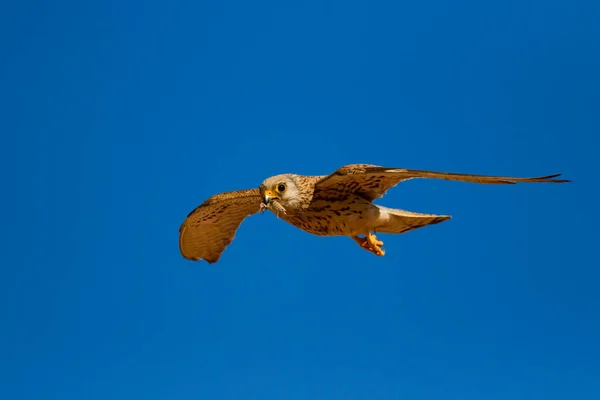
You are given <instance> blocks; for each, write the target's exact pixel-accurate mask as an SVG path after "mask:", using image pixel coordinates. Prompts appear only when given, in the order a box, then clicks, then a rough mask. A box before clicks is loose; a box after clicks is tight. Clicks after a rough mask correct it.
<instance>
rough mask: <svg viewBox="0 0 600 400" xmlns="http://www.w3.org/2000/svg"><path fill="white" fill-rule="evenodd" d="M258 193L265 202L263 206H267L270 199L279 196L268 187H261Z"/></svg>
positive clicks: (275, 198)
mask: <svg viewBox="0 0 600 400" xmlns="http://www.w3.org/2000/svg"><path fill="white" fill-rule="evenodd" d="M260 194H261V196H262V199H263V203H265V206H268V205H269V203H270V202H271V200H277V199H279V196H277V194H275V192H273V191H272V190H269V189H261V190H260Z"/></svg>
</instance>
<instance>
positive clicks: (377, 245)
mask: <svg viewBox="0 0 600 400" xmlns="http://www.w3.org/2000/svg"><path fill="white" fill-rule="evenodd" d="M352 239H354V240H355V241H356V243H358V245H359V246H360V247H362V248H363V249H365V250H367V251H370V252H371V253H373V254H375V255H376V256H383V255H384V254H385V250H383V249H382V248H381V246H383V242H382V241H381V240H377V236H375V235H372V234H371V233H370V232H369V233H368V234H367V236H366V237H364V238H360V237H358V236H353V237H352Z"/></svg>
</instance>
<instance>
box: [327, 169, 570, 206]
mask: <svg viewBox="0 0 600 400" xmlns="http://www.w3.org/2000/svg"><path fill="white" fill-rule="evenodd" d="M557 176H560V174H556V175H548V176H541V177H537V178H514V177H508V176H489V175H473V174H458V173H451V172H435V171H422V170H416V169H405V168H388V167H381V166H378V165H371V164H350V165H346V166H343V167H341V168H339V169H338V170H337V171H335V172H334V173H332V174H331V175H328V176H326V177H324V178H323V179H321V180H320V181H318V182H317V184H316V186H315V190H333V191H338V192H343V193H356V194H359V195H361V196H362V197H364V198H366V199H367V200H370V201H373V200H375V199H376V198H379V197H381V196H383V195H384V194H385V192H387V191H388V190H389V189H390V188H392V187H394V186H396V185H397V184H398V183H399V182H402V181H405V180H407V179H413V178H434V179H445V180H452V181H462V182H473V183H486V184H515V183H519V182H552V183H563V182H570V181H568V180H563V179H553V178H556V177H557Z"/></svg>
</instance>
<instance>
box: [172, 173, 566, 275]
mask: <svg viewBox="0 0 600 400" xmlns="http://www.w3.org/2000/svg"><path fill="white" fill-rule="evenodd" d="M557 176H560V174H556V175H549V176H542V177H537V178H513V177H502V176H486V175H471V174H459V173H448V172H434V171H420V170H410V169H403V168H387V167H381V166H377V165H370V164H351V165H346V166H343V167H341V168H339V169H338V170H337V171H335V172H334V173H332V174H330V175H323V176H302V175H297V174H281V175H276V176H272V177H270V178H267V179H265V180H264V181H263V182H262V184H261V185H260V186H259V187H258V188H254V189H247V190H238V191H232V192H225V193H220V194H217V195H214V196H212V197H210V198H209V199H207V200H206V201H205V202H204V203H202V204H201V205H200V206H198V207H197V208H196V209H194V210H193V211H192V212H191V213H190V214H189V215H188V216H187V218H186V219H185V221H184V222H183V224H182V225H181V227H180V228H179V249H180V251H181V254H182V255H183V257H185V258H187V259H189V260H194V261H198V260H201V259H203V260H206V261H207V262H208V263H211V264H212V263H215V262H217V261H218V260H219V258H220V257H221V254H222V253H223V251H224V250H225V247H227V246H228V245H229V244H230V243H231V241H232V240H233V238H234V236H235V232H236V230H237V229H238V227H239V226H240V224H241V223H242V221H243V220H244V219H245V218H246V217H248V216H249V215H252V214H255V213H258V212H259V211H261V210H263V209H268V210H270V211H271V212H273V213H275V214H276V215H277V216H278V217H280V218H281V219H283V220H284V221H286V222H288V223H290V224H292V225H294V226H295V227H297V228H300V229H302V230H304V231H306V232H308V233H311V234H314V235H319V236H348V237H350V238H352V239H354V241H356V243H358V245H359V246H360V247H362V248H363V249H365V250H367V251H370V252H371V253H373V254H375V255H378V256H383V255H384V254H385V252H384V250H383V249H382V248H381V246H382V245H383V242H382V241H380V240H378V239H377V237H376V236H375V234H374V233H375V232H377V233H390V234H400V233H406V232H408V231H411V230H413V229H417V228H421V227H423V226H426V225H432V224H437V223H439V222H442V221H446V220H447V219H450V218H451V217H450V216H449V215H434V214H419V213H414V212H409V211H404V210H399V209H393V208H387V207H383V206H380V205H376V204H373V200H375V199H377V198H379V197H382V196H383V195H384V194H385V192H386V191H387V190H389V189H390V188H392V187H394V186H396V185H397V184H398V183H399V182H402V181H405V180H408V179H412V178H435V179H445V180H454V181H462V182H473V183H485V184H515V183H520V182H551V183H564V182H570V181H569V180H562V179H554V178H556V177H557ZM359 235H363V236H364V237H360V236H359Z"/></svg>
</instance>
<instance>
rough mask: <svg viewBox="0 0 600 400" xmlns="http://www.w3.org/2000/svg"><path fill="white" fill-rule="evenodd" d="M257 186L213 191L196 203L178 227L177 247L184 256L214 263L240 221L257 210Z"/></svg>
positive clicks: (231, 237)
mask: <svg viewBox="0 0 600 400" xmlns="http://www.w3.org/2000/svg"><path fill="white" fill-rule="evenodd" d="M261 201H262V200H261V197H260V193H259V190H258V189H247V190H238V191H233V192H225V193H220V194H217V195H214V196H212V197H210V198H209V199H207V200H206V201H205V202H204V203H202V204H201V205H199V206H198V207H196V208H195V209H194V210H193V211H192V212H191V213H189V215H188V216H187V218H186V219H185V221H184V222H183V224H181V226H180V227H179V250H180V252H181V255H182V256H183V257H185V258H187V259H188V260H193V261H198V260H201V259H204V260H206V261H207V262H208V263H209V264H212V263H215V262H217V261H218V260H219V258H220V257H221V254H222V253H223V251H224V250H225V248H226V247H227V246H228V245H229V244H230V243H231V241H232V240H233V238H234V237H235V232H236V231H237V229H238V228H239V226H240V224H241V223H242V221H243V220H244V219H245V218H246V217H248V216H250V215H252V214H256V213H257V212H258V211H260V204H261Z"/></svg>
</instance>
